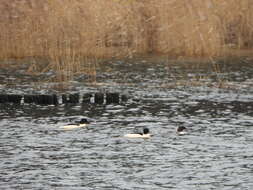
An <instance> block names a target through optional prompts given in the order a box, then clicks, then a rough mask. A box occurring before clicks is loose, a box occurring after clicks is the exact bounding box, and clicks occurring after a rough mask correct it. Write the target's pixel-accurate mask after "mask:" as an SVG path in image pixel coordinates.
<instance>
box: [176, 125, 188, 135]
mask: <svg viewBox="0 0 253 190" xmlns="http://www.w3.org/2000/svg"><path fill="white" fill-rule="evenodd" d="M186 130H187V128H186V127H184V126H179V127H178V128H177V134H178V135H185V134H186Z"/></svg>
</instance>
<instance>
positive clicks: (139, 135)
mask: <svg viewBox="0 0 253 190" xmlns="http://www.w3.org/2000/svg"><path fill="white" fill-rule="evenodd" d="M124 137H127V138H150V137H151V134H150V133H149V129H148V128H144V129H143V133H130V134H126V135H125V136H124Z"/></svg>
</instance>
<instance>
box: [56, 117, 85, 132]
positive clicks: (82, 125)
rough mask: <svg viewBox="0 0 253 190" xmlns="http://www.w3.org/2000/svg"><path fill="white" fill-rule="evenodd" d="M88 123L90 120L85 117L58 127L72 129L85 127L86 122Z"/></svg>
mask: <svg viewBox="0 0 253 190" xmlns="http://www.w3.org/2000/svg"><path fill="white" fill-rule="evenodd" d="M89 123H90V122H89V121H88V120H87V119H86V118H83V119H81V120H80V122H78V123H75V124H68V125H65V126H61V127H60V129H64V130H72V129H77V128H82V127H86V126H87V124H89Z"/></svg>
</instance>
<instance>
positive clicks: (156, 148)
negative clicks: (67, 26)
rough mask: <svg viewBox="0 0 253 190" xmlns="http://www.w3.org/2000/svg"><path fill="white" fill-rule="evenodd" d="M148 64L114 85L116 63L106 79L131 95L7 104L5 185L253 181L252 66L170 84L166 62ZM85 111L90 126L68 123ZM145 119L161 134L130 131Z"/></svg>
mask: <svg viewBox="0 0 253 190" xmlns="http://www.w3.org/2000/svg"><path fill="white" fill-rule="evenodd" d="M141 68H142V72H141V73H139V72H140V71H139V70H135V72H132V73H131V75H132V78H128V80H129V81H127V82H126V81H124V82H122V85H119V86H116V87H115V85H112V84H114V83H113V82H115V81H117V80H119V79H118V78H117V77H113V76H115V75H116V76H117V72H118V70H117V72H116V71H115V73H113V74H112V76H109V78H110V77H111V78H110V79H108V81H107V85H106V86H103V89H102V90H105V89H110V90H111V89H114V90H116V91H119V92H122V93H128V94H129V96H130V97H132V98H131V99H130V100H129V101H128V102H127V103H125V104H120V105H94V104H83V105H81V104H78V105H59V106H38V105H5V104H0V118H1V120H0V126H1V130H0V137H1V138H0V161H1V162H0V171H1V172H0V189H124V190H128V189H129V190H131V189H159V190H160V189H182V190H185V189H193V190H196V189H201V190H203V189H208V190H210V189H224V190H230V189H231V190H232V189H233V190H234V189H243V190H245V189H249V190H250V189H252V188H253V162H252V157H253V118H252V117H253V109H252V106H253V94H252V88H251V87H250V86H251V82H250V81H251V77H252V76H253V75H250V74H247V77H246V78H244V77H245V75H244V74H243V73H244V72H243V70H242V71H240V72H239V74H238V75H236V76H237V78H239V79H240V80H236V79H233V80H231V81H230V82H231V84H233V85H236V88H233V89H228V88H226V89H219V88H215V87H208V86H205V85H204V86H197V87H195V86H190V87H185V86H178V87H175V88H167V87H163V86H162V85H163V84H164V80H165V73H161V72H162V70H159V69H158V71H156V70H154V69H153V68H155V67H154V66H150V65H149V66H147V69H145V68H143V67H141ZM152 69H153V70H152ZM246 70H247V72H249V69H246ZM144 71H146V72H147V73H146V74H145V72H144ZM151 71H152V72H153V74H154V75H150V72H151ZM122 72H125V70H123V71H122ZM138 73H139V74H141V75H143V76H142V77H140V78H138ZM148 73H149V74H148ZM225 74H227V73H225ZM232 74H233V75H234V72H232ZM103 77H104V75H102V74H101V78H103ZM113 78H115V79H113ZM242 78H243V79H242ZM170 79H171V78H170V77H168V79H166V80H167V82H168V81H170ZM101 80H102V79H101ZM118 82H120V81H118ZM129 83H131V84H129ZM212 83H215V81H212ZM75 85H76V89H77V90H78V91H79V92H86V91H92V90H93V91H96V90H97V87H91V86H88V87H87V86H85V87H84V86H83V84H82V83H81V82H80V83H76V84H75ZM99 88H102V87H99ZM11 90H13V89H6V88H5V89H4V91H11ZM14 90H15V91H18V92H20V91H21V90H22V89H19V88H18V87H16V88H15V89H14ZM26 90H27V89H26ZM29 90H30V91H31V89H29ZM100 90H101V89H100ZM24 91H25V90H24ZM82 117H87V118H89V119H90V120H91V124H90V125H89V126H88V127H86V128H81V129H76V130H70V131H64V130H60V129H59V127H60V126H62V125H65V124H66V123H69V122H73V121H78V120H79V119H80V118H82ZM179 125H184V126H186V127H187V128H188V131H189V132H188V134H187V135H183V136H178V135H177V134H176V128H177V126H179ZM142 127H148V128H149V129H150V130H151V133H152V134H153V137H152V138H150V139H126V138H124V137H123V136H124V134H127V133H131V132H133V131H135V130H136V128H142Z"/></svg>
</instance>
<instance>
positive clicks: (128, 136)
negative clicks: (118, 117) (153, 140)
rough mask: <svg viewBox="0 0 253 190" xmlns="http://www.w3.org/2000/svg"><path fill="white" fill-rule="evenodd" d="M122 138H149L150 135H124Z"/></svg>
mask: <svg viewBox="0 0 253 190" xmlns="http://www.w3.org/2000/svg"><path fill="white" fill-rule="evenodd" d="M124 137H127V138H150V137H151V135H150V134H134V133H132V134H126V135H125V136H124Z"/></svg>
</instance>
